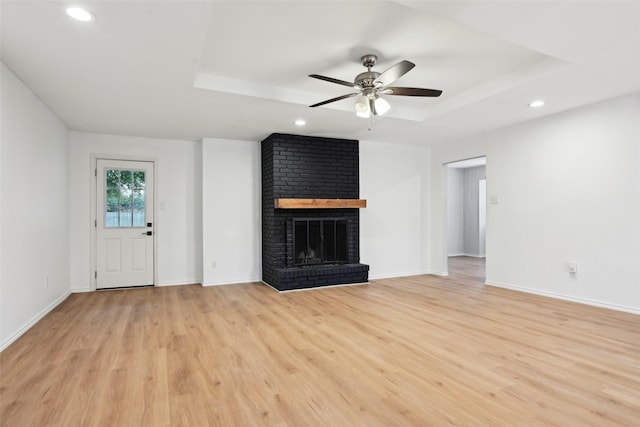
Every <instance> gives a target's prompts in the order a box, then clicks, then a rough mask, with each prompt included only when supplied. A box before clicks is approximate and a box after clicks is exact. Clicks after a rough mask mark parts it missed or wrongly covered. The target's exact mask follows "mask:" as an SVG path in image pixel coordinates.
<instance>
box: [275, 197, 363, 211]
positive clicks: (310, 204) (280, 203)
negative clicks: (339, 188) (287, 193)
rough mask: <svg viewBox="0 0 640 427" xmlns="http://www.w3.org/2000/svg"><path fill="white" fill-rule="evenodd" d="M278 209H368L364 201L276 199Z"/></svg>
mask: <svg viewBox="0 0 640 427" xmlns="http://www.w3.org/2000/svg"><path fill="white" fill-rule="evenodd" d="M273 202H274V206H275V208H276V209H336V208H356V209H357V208H366V207H367V201H366V200H364V199H274V201H273Z"/></svg>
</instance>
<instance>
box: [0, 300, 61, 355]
mask: <svg viewBox="0 0 640 427" xmlns="http://www.w3.org/2000/svg"><path fill="white" fill-rule="evenodd" d="M69 295H71V292H65V293H64V294H62V295H61V296H60V297H59V298H57V299H56V300H55V301H53V302H52V303H51V304H49V305H48V306H46V307H45V308H44V309H42V310H41V311H40V312H39V313H38V314H36V315H35V316H33V317H32V318H31V320H29V321H28V322H27V323H25V324H24V325H22V327H21V328H20V329H18V330H17V331H16V332H15V333H14V334H13V335H11V336H10V337H9V338H7V339H6V340H5V341H4V342H3V343H2V344H0V352H3V351H4V350H5V349H6V348H7V347H9V346H10V345H11V344H13V342H14V341H15V340H17V339H18V338H20V337H21V336H22V335H23V334H24V333H25V332H27V331H28V330H29V329H31V328H32V327H33V326H34V325H35V324H36V323H38V322H39V321H40V319H42V318H43V317H44V316H46V315H47V314H49V313H50V312H51V311H52V310H53V309H54V308H56V307H57V306H59V305H60V304H61V303H62V302H63V301H64V300H66V299H67V298H68V297H69Z"/></svg>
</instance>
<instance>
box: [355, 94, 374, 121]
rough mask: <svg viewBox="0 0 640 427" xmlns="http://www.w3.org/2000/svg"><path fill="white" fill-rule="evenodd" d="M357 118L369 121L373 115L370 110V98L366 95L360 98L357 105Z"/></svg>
mask: <svg viewBox="0 0 640 427" xmlns="http://www.w3.org/2000/svg"><path fill="white" fill-rule="evenodd" d="M355 109H356V116H358V117H362V118H363V119H368V118H369V116H370V115H371V110H370V109H369V98H367V97H366V96H365V95H363V96H361V97H360V98H358V100H357V101H356V105H355Z"/></svg>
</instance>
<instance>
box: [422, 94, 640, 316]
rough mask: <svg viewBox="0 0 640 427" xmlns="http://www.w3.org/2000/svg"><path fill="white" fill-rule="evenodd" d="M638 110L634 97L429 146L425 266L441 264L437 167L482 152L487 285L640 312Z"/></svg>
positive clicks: (440, 200)
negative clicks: (572, 267) (574, 270)
mask: <svg viewBox="0 0 640 427" xmlns="http://www.w3.org/2000/svg"><path fill="white" fill-rule="evenodd" d="M639 116H640V94H634V95H631V96H626V97H622V98H618V99H614V100H610V101H606V102H602V103H598V104H594V105H591V106H587V107H583V108H579V109H575V110H571V111H567V112H563V113H559V114H555V115H552V116H548V117H545V118H540V119H538V120H535V121H531V122H527V123H523V124H519V125H515V126H511V127H509V128H505V129H502V130H499V131H494V132H491V133H487V134H484V135H480V136H477V137H474V138H470V139H467V140H465V141H461V142H459V143H456V144H443V145H439V146H435V147H433V148H432V161H431V171H432V174H431V191H432V197H431V227H430V230H431V245H432V247H431V262H432V264H433V265H434V266H435V268H436V269H437V268H444V266H445V265H446V258H445V257H444V256H443V254H444V250H443V247H444V245H443V239H444V235H443V234H444V233H443V232H442V229H443V227H444V226H445V223H444V215H443V212H444V209H443V203H444V200H445V197H444V195H443V175H444V174H443V166H442V165H443V164H444V163H447V162H451V161H454V160H460V159H466V158H471V157H478V156H482V155H486V156H487V166H486V168H487V169H486V174H487V195H488V196H489V198H490V199H491V198H492V197H495V198H497V203H496V204H492V203H489V204H488V205H487V237H486V257H487V258H486V259H487V265H486V278H487V283H489V284H493V285H496V286H503V287H508V288H513V289H518V290H523V291H526V292H532V293H538V294H542V295H548V296H553V297H557V298H564V299H569V300H574V301H579V302H584V303H588V304H593V305H600V306H605V307H610V308H615V309H619V310H624V311H631V312H636V313H640V290H639V288H638V284H639V283H640V269H638V268H636V266H637V264H638V260H639V259H640V244H639V243H638V242H640V227H639V226H638V218H640V167H638V165H639V164H640V144H639V143H638V141H640V120H638V117H639ZM567 262H577V264H578V274H577V276H576V277H575V278H572V277H570V275H569V272H568V270H567Z"/></svg>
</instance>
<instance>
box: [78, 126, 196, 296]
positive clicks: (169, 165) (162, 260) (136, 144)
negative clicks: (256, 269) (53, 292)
mask: <svg viewBox="0 0 640 427" xmlns="http://www.w3.org/2000/svg"><path fill="white" fill-rule="evenodd" d="M201 151H202V144H201V143H200V142H193V141H182V140H165V139H155V138H138V137H130V136H117V135H103V134H94V133H83V132H71V134H70V167H71V169H70V170H71V174H70V178H71V180H70V184H69V193H70V207H71V211H70V219H71V234H70V237H71V247H70V254H71V260H72V264H71V288H72V289H73V290H74V291H82V290H89V289H91V287H92V280H93V279H92V277H93V273H92V271H93V270H92V254H93V251H94V248H93V247H92V233H93V221H94V219H95V218H94V215H93V214H92V213H93V212H94V210H95V207H93V206H92V204H93V201H92V199H91V189H92V188H94V189H95V185H96V184H95V177H94V176H93V165H92V155H95V156H113V157H116V158H125V157H126V158H131V159H135V160H154V161H155V162H156V165H155V166H156V170H155V172H156V180H155V185H156V219H157V220H156V224H155V226H154V232H155V233H156V245H157V248H156V253H157V268H156V271H157V278H156V283H157V284H158V285H180V284H191V283H200V282H201V281H202V238H201V235H202V204H201V198H200V196H201V194H202V191H201V188H202V179H201V162H200V156H201ZM160 206H164V209H159V207H160ZM94 286H95V285H94Z"/></svg>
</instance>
